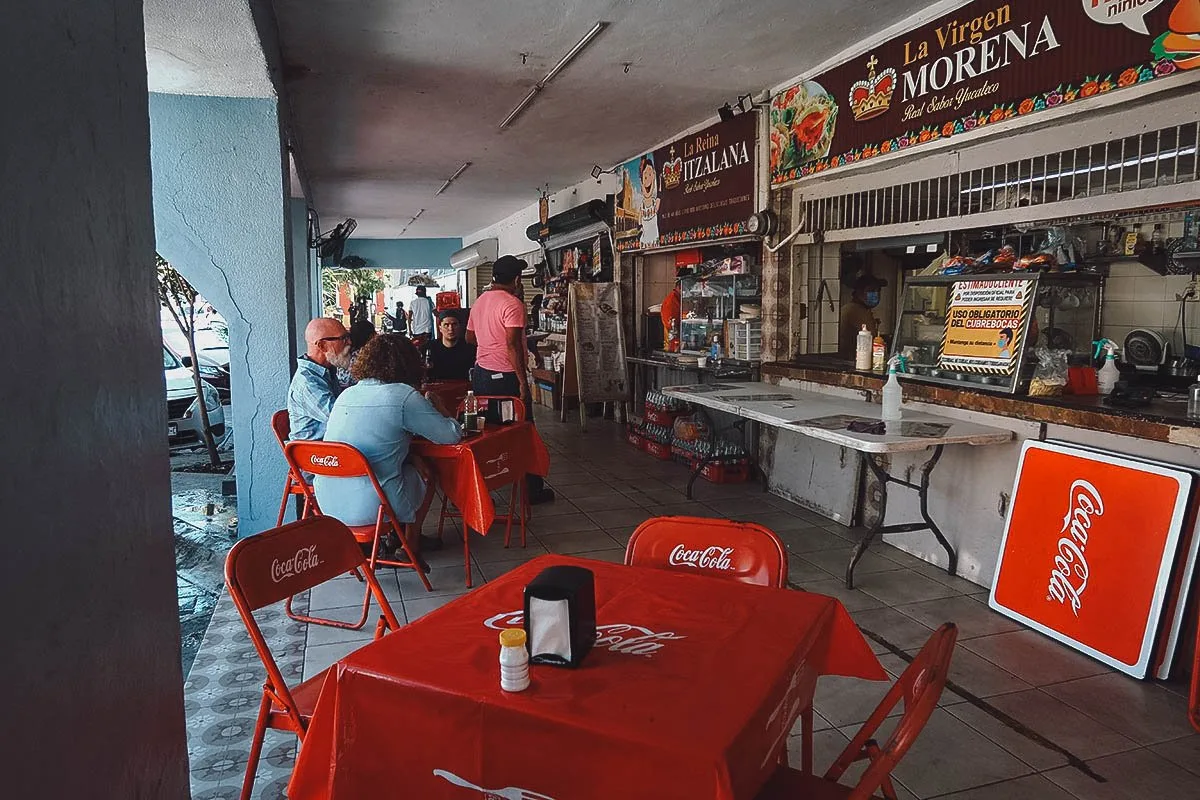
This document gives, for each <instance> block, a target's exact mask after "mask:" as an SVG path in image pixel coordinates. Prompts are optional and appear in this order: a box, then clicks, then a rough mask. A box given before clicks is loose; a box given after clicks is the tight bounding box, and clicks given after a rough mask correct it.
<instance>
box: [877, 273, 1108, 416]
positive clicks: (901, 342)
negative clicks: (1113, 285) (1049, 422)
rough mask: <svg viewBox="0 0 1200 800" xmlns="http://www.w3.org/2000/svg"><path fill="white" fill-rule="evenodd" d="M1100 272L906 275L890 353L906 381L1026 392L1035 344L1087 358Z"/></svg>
mask: <svg viewBox="0 0 1200 800" xmlns="http://www.w3.org/2000/svg"><path fill="white" fill-rule="evenodd" d="M1102 287H1103V278H1101V277H1100V276H1099V275H1094V274H1083V273H1049V272H1046V273H1005V274H995V275H940V276H930V277H918V278H909V279H908V280H907V281H906V282H905V285H904V291H903V302H902V306H901V311H900V315H899V319H898V321H897V323H896V335H895V340H894V341H895V346H894V348H893V352H894V353H897V354H900V355H903V356H905V361H906V363H907V374H906V375H905V376H904V377H906V378H909V379H912V380H921V381H928V382H932V383H944V384H950V385H954V386H961V387H964V388H966V387H971V388H976V389H990V390H993V391H998V392H1006V393H1009V394H1018V393H1024V392H1026V391H1028V388H1029V382H1030V379H1031V378H1032V377H1033V373H1034V370H1035V367H1036V365H1037V359H1036V358H1035V357H1034V352H1035V351H1036V350H1037V349H1038V348H1048V349H1051V350H1060V351H1064V350H1065V351H1067V352H1068V353H1069V355H1068V362H1069V363H1071V364H1083V363H1090V362H1091V357H1092V353H1093V350H1092V347H1093V345H1092V342H1093V341H1094V340H1095V339H1097V338H1098V330H1099V310H1100V302H1101V294H1102Z"/></svg>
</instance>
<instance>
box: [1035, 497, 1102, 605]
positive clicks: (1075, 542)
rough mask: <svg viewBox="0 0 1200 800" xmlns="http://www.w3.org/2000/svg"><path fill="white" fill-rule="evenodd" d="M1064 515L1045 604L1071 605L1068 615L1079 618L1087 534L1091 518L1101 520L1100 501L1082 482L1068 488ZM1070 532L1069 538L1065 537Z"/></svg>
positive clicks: (1084, 585)
mask: <svg viewBox="0 0 1200 800" xmlns="http://www.w3.org/2000/svg"><path fill="white" fill-rule="evenodd" d="M1069 494H1070V500H1069V502H1068V505H1067V515H1066V516H1065V517H1063V525H1062V530H1060V531H1059V532H1058V533H1059V535H1060V537H1061V538H1060V539H1059V540H1058V555H1057V556H1055V557H1054V568H1053V569H1052V570H1050V585H1049V587H1048V589H1047V591H1048V592H1049V594H1048V595H1046V599H1047V600H1057V601H1058V602H1059V603H1067V602H1070V604H1071V611H1072V613H1074V614H1075V616H1077V617H1078V616H1079V608H1080V604H1081V603H1082V598H1083V592H1084V590H1085V589H1087V582H1088V573H1089V570H1088V562H1087V558H1086V557H1085V554H1084V550H1086V548H1087V542H1088V533H1089V532H1090V531H1091V528H1092V518H1093V517H1101V516H1104V499H1103V498H1102V497H1100V492H1099V491H1098V490H1097V489H1096V487H1095V486H1093V485H1092V484H1090V483H1088V482H1087V481H1084V480H1078V481H1075V482H1074V483H1072V484H1071V491H1070V493H1069ZM1068 531H1070V534H1069V535H1066V534H1067V532H1068Z"/></svg>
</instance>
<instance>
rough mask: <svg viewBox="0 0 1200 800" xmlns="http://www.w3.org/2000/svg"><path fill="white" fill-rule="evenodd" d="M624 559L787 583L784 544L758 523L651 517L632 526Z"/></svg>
mask: <svg viewBox="0 0 1200 800" xmlns="http://www.w3.org/2000/svg"><path fill="white" fill-rule="evenodd" d="M625 563H626V564H629V565H632V566H640V567H657V568H660V569H673V570H692V571H694V572H697V573H699V574H702V575H709V576H711V577H714V578H727V579H730V580H735V581H741V582H742V583H752V584H756V585H758V586H775V587H779V588H782V587H785V586H787V569H788V560H787V550H785V549H784V547H783V543H782V542H780V541H779V537H778V536H776V535H775V534H774V533H772V532H771V531H770V530H768V529H767V528H764V527H763V526H762V525H758V524H756V523H753V522H735V521H734V520H729V519H708V518H705V517H655V518H654V519H650V520H646V521H645V522H643V523H642V524H641V525H639V526H638V529H637V530H635V531H634V532H633V536H631V537H630V539H629V545H628V546H627V547H626V548H625Z"/></svg>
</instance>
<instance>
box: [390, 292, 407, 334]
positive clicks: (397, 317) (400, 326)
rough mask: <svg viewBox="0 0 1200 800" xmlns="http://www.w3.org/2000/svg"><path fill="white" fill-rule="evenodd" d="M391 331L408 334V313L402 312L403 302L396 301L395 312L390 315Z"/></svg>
mask: <svg viewBox="0 0 1200 800" xmlns="http://www.w3.org/2000/svg"><path fill="white" fill-rule="evenodd" d="M392 333H399V334H401V335H403V336H407V335H408V315H407V314H405V313H404V303H402V302H400V301H399V300H397V301H396V313H395V314H393V315H392Z"/></svg>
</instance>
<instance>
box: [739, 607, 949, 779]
mask: <svg viewBox="0 0 1200 800" xmlns="http://www.w3.org/2000/svg"><path fill="white" fill-rule="evenodd" d="M957 639H958V628H957V627H955V625H954V623H952V622H947V623H946V624H945V625H942V626H941V627H940V628H938V629H937V630H936V631H934V632H933V635H932V636H930V637H929V640H928V641H927V642H926V643H925V646H924V647H922V648H921V652H920V653H917V657H916V658H914V659H913V661H912V663H911V664H909V665H908V669H906V670H904V674H903V675H901V676H900V679H899V680H897V681H896V683H895V684H893V686H892V688H891V689H890V690H888V693H887V695H885V696H884V698H883V700H882V701H881V702H880V703H879V706H878V707H877V708H876V709H875V711H874V712H872V714H871V717H870V719H868V720H867V721H866V722H864V723H863V726H862V728H860V729H859V731H858V733H857V734H855V736H854V738H853V739H852V740H851V741H850V744H848V745H846V749H845V750H843V751H842V754H841V755H840V756H838V757H837V760H836V761H834V762H833V766H831V767H830V768H829V769H828V770H827V771H826V772H825V775H824V777H817V776H815V775H812V774H811V769H810V770H807V771H802V770H794V769H790V768H788V767H786V766H783V767H780V768H779V769H778V770H776V772H775V774H774V775H773V776H772V777H771V780H770V782H769V783H768V784H767V785H766V787H764V788H763V791H762V792H761V793H759V795H758V799H757V800H801V798H822V800H868V798H870V797H872V796H873V795H874V793H875V790H876V789H880V788H882V789H883V796H884V797H885V798H887V799H888V800H896V789H895V787H894V786H893V785H892V770H893V769H895V768H896V765H897V764H899V763H900V759H902V758H903V757H904V754H905V753H907V752H908V749H909V748H910V747H912V745H913V742H915V741H916V740H917V737H918V736H919V735H920V734H921V731H922V730H923V729H924V728H925V723H926V722H928V721H929V717H930V715H932V714H933V711H934V709H935V708H937V703H938V699H939V698H940V697H941V696H942V690H943V689H944V688H945V687H946V676H947V674H948V673H949V671H950V658H951V657H952V656H953V655H954V643H955V641H956V640H957ZM901 700H903V701H904V713H903V714H901V716H900V721H899V722H898V723H897V724H896V728H895V730H893V731H892V735H891V736H890V737H888V740H887V741H886V742H885V743H884V744H883V745H882V746H880V745H879V743H878V742H876V741H875V739H873V738H872V737H873V736H874V735H875V731H876V730H878V729H879V726H880V724H881V723H882V722H883V721H884V720H885V719H887V717H888V715H889V714H891V713H892V709H894V708H895V707H896V705H897V704H898V703H899V702H900V701H901ZM863 760H865V761H867V762H869V763H868V765H867V769H866V771H865V772H864V773H863V774H862V777H861V778H859V779H858V783H856V784H855V785H854V786H853V787H848V786H843V785H842V784H840V783H838V779H839V778H841V777H842V775H843V774H845V772H846V770H847V769H849V767H850V765H851V764H853V763H855V762H857V761H863Z"/></svg>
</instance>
